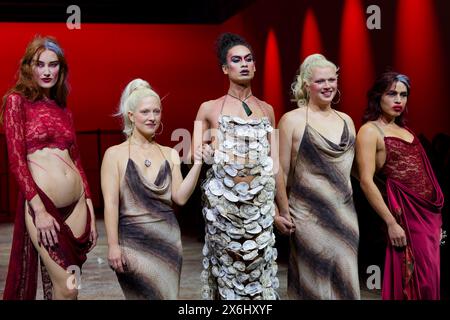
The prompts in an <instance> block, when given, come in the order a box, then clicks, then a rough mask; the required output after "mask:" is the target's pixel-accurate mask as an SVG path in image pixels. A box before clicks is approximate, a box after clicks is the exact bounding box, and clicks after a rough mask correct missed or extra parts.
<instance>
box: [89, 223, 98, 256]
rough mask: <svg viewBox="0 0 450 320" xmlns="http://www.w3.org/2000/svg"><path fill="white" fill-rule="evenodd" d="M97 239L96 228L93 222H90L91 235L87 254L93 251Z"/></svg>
mask: <svg viewBox="0 0 450 320" xmlns="http://www.w3.org/2000/svg"><path fill="white" fill-rule="evenodd" d="M97 239H98V233H97V226H96V224H95V221H92V222H91V234H90V235H89V243H90V245H89V249H88V252H89V251H91V250H92V249H94V247H95V246H96V245H97Z"/></svg>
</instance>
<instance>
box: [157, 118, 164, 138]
mask: <svg viewBox="0 0 450 320" xmlns="http://www.w3.org/2000/svg"><path fill="white" fill-rule="evenodd" d="M159 127H160V128H161V131H159V132H155V135H157V136H159V135H160V134H161V133H162V132H163V130H164V123H163V122H162V121H161V122H160V125H159Z"/></svg>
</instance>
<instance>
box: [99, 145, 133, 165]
mask: <svg viewBox="0 0 450 320" xmlns="http://www.w3.org/2000/svg"><path fill="white" fill-rule="evenodd" d="M127 154H128V142H126V141H125V142H122V143H121V144H116V145H114V146H111V147H109V148H108V149H106V151H105V154H104V156H103V159H104V160H105V159H108V160H109V161H119V160H120V159H122V158H123V157H124V156H126V155H127Z"/></svg>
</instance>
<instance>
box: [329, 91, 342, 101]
mask: <svg viewBox="0 0 450 320" xmlns="http://www.w3.org/2000/svg"><path fill="white" fill-rule="evenodd" d="M336 90H337V94H336V96H338V101H336V102H334V101H331V103H332V104H338V103H339V102H341V92H340V91H339V89H336ZM336 96H334V97H333V100H334V98H336Z"/></svg>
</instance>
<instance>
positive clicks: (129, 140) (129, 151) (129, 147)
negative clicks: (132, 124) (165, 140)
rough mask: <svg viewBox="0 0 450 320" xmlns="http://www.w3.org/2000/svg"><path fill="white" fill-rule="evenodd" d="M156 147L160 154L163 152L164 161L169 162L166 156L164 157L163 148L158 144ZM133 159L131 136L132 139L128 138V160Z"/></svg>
mask: <svg viewBox="0 0 450 320" xmlns="http://www.w3.org/2000/svg"><path fill="white" fill-rule="evenodd" d="M156 146H157V147H158V149H159V152H161V155H162V156H163V158H164V160H167V158H166V156H165V155H164V152H163V151H162V150H161V147H160V146H159V144H158V143H156ZM130 157H131V136H130V138H128V159H130Z"/></svg>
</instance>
